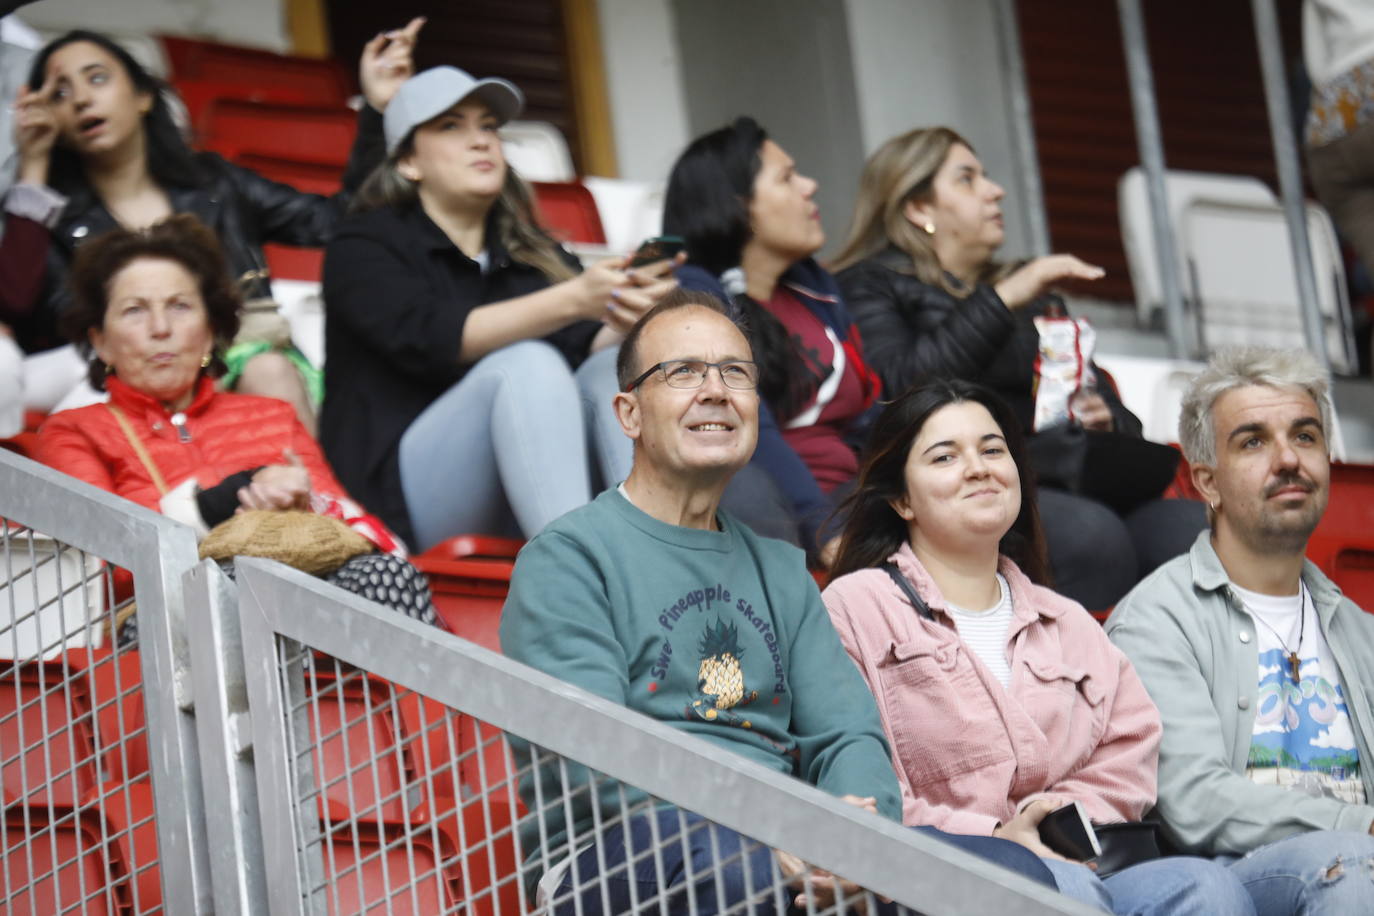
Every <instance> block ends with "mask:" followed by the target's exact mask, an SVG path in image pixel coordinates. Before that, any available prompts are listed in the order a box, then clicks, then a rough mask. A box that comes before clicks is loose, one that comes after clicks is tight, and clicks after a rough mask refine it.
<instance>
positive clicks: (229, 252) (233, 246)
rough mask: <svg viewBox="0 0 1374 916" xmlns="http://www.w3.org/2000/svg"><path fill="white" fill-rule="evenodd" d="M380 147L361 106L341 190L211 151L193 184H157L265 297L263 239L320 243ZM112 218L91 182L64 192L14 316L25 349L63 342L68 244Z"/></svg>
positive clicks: (371, 118) (201, 158) (374, 117)
mask: <svg viewBox="0 0 1374 916" xmlns="http://www.w3.org/2000/svg"><path fill="white" fill-rule="evenodd" d="M384 154H385V143H384V140H383V138H382V116H381V115H380V114H379V113H378V112H376V111H374V110H373V109H371V108H370V107H367V106H364V107H363V109H362V111H361V112H359V114H358V133H357V137H356V139H355V140H354V142H353V149H352V152H351V153H350V155H349V161H348V168H347V170H346V171H345V172H344V177H343V190H342V191H340V192H339V193H338V194H335V195H334V196H332V197H324V196H321V195H319V194H306V193H304V192H301V191H297V190H296V189H295V188H293V187H291V186H289V185H284V184H280V183H278V182H275V181H270V180H268V179H266V178H263V177H262V176H261V175H259V174H257V173H256V172H253V171H250V170H249V169H245V168H241V167H239V166H236V165H232V164H230V163H229V162H226V161H225V160H224V159H223V158H221V157H220V156H218V155H216V154H214V153H199V154H197V156H196V162H197V164H198V165H199V166H200V169H201V172H202V173H203V175H204V179H203V181H202V182H201V183H200V184H199V185H197V186H195V187H169V188H166V189H165V190H166V192H167V197H168V200H169V201H170V202H171V205H172V210H173V212H175V213H190V214H193V215H195V216H197V217H199V218H200V220H201V222H203V223H205V224H206V225H207V226H209V227H210V228H211V229H214V230H215V232H216V233H217V234H218V235H219V238H220V243H221V244H222V245H223V246H224V254H225V258H226V260H228V262H229V269H230V271H231V276H232V277H234V278H235V279H238V278H241V277H244V276H245V275H246V274H250V273H252V272H259V271H260V272H261V273H260V274H259V275H258V277H257V278H256V279H254V280H252V281H251V282H249V283H248V284H247V285H246V286H245V288H244V295H245V297H248V298H252V297H255V296H268V295H270V292H269V288H268V284H267V262H266V260H265V259H264V258H263V253H262V246H263V245H264V244H265V243H268V242H275V243H277V244H282V245H300V246H309V247H316V246H323V245H324V244H325V243H327V242H328V241H329V240H330V239H331V238H332V237H333V235H334V229H335V227H336V226H338V224H339V222H340V221H341V220H342V219H343V216H344V213H345V211H346V210H347V209H348V204H349V201H350V200H351V198H352V193H353V192H354V191H355V190H357V188H358V186H359V185H361V184H362V182H363V179H365V178H366V177H367V175H368V173H369V172H370V171H371V170H372V169H373V168H375V167H376V166H377V165H378V164H379V163H381V161H382V158H383V156H384ZM118 225H119V224H118V222H117V221H116V220H115V218H114V217H113V216H112V215H111V214H110V212H109V211H108V210H106V209H105V205H104V204H103V203H102V202H101V200H100V198H99V197H97V196H96V194H95V192H94V191H93V190H92V189H91V188H89V187H83V188H80V189H79V190H77V191H76V192H74V193H72V194H71V195H70V197H69V198H68V201H67V206H66V207H65V208H64V209H63V211H62V216H61V218H60V219H59V220H58V223H57V225H56V226H55V227H54V228H53V230H52V232H51V244H49V246H48V256H47V264H46V276H45V277H44V280H43V287H42V290H41V291H40V292H39V296H38V299H37V301H36V302H35V303H34V304H33V306H32V308H31V311H29V313H28V315H27V316H26V317H24V318H22V319H20V320H18V321H17V322H16V323H15V328H14V330H15V333H16V336H17V337H18V339H19V342H20V345H21V346H22V347H23V348H24V350H25V351H26V352H29V353H33V352H36V351H39V350H46V349H48V348H50V347H54V346H57V345H59V344H61V343H64V342H65V341H64V339H63V338H62V337H61V336H60V333H59V330H58V316H60V315H61V313H62V311H63V310H64V309H65V307H66V303H67V298H68V292H67V290H66V277H67V270H68V268H69V267H70V265H71V262H72V258H73V256H74V255H75V254H76V249H77V247H78V246H80V245H81V244H82V243H83V242H85V241H86V240H87V239H91V238H95V237H96V236H98V235H100V234H101V233H104V232H108V231H109V230H111V229H114V228H117V227H118Z"/></svg>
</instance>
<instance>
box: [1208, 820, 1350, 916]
mask: <svg viewBox="0 0 1374 916" xmlns="http://www.w3.org/2000/svg"><path fill="white" fill-rule="evenodd" d="M1217 861H1218V862H1220V863H1223V864H1226V865H1229V866H1230V870H1231V873H1232V874H1234V875H1235V876H1236V877H1237V878H1239V879H1240V882H1241V884H1243V885H1244V886H1245V889H1246V890H1248V891H1249V892H1250V896H1251V897H1252V898H1254V901H1255V911H1256V912H1257V913H1259V916H1289V914H1293V913H1300V914H1302V916H1326V914H1331V916H1345V914H1347V913H1374V836H1370V835H1369V834H1367V833H1361V832H1359V831H1358V830H1313V831H1310V832H1308V833H1299V834H1296V835H1295V836H1290V837H1288V838H1287V839H1283V840H1279V841H1278V842H1276V843H1270V844H1269V845H1267V846H1261V847H1260V848H1258V849H1256V850H1253V851H1251V852H1250V853H1249V854H1248V855H1245V856H1242V857H1240V858H1237V857H1235V856H1218V857H1217Z"/></svg>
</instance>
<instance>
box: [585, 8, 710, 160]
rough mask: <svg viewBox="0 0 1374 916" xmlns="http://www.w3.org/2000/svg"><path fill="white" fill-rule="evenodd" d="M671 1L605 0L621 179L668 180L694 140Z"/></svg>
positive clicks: (604, 32)
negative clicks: (688, 144)
mask: <svg viewBox="0 0 1374 916" xmlns="http://www.w3.org/2000/svg"><path fill="white" fill-rule="evenodd" d="M669 7H670V3H669V0H600V2H599V4H598V14H599V18H600V21H601V47H602V51H603V57H604V60H605V68H606V85H607V92H608V93H609V95H610V104H611V121H612V124H611V127H612V130H613V131H614V133H615V147H616V160H617V163H618V165H619V166H620V176H619V177H621V178H633V179H635V180H638V181H662V180H663V179H664V177H665V176H667V174H668V169H669V168H671V167H672V164H673V159H674V158H676V156H677V154H678V152H679V151H680V150H681V149H682V148H683V147H684V146H686V145H687V141H688V140H689V139H691V137H690V135H689V133H688V127H687V97H686V92H685V90H684V88H683V83H682V67H681V62H680V60H679V54H678V43H677V26H676V24H675V23H674V21H673V16H672V12H671V10H670V8H669Z"/></svg>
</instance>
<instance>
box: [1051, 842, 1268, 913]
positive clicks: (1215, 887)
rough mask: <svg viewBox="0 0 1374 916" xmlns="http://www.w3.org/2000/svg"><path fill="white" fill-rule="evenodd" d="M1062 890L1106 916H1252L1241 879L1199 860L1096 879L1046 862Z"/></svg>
mask: <svg viewBox="0 0 1374 916" xmlns="http://www.w3.org/2000/svg"><path fill="white" fill-rule="evenodd" d="M1044 862H1045V864H1046V865H1047V866H1049V869H1050V871H1051V872H1052V873H1053V874H1054V880H1055V881H1056V882H1057V883H1058V884H1059V892H1060V893H1061V894H1064V895H1065V896H1068V897H1072V898H1073V899H1075V900H1081V901H1082V902H1084V903H1086V904H1088V905H1090V906H1095V907H1097V908H1098V909H1101V910H1103V911H1105V912H1108V913H1119V914H1126V913H1131V914H1146V913H1151V914H1159V916H1188V914H1197V916H1227V914H1235V916H1254V913H1255V907H1254V905H1253V904H1252V903H1251V902H1250V895H1249V894H1247V893H1246V891H1245V887H1244V886H1243V885H1242V884H1241V882H1240V880H1239V878H1238V877H1237V876H1236V875H1235V874H1234V873H1233V872H1232V871H1231V870H1230V869H1228V868H1226V866H1224V865H1221V864H1219V863H1216V862H1212V861H1210V860H1208V859H1201V858H1197V857H1195V856H1170V857H1167V858H1163V859H1155V860H1153V861H1151V862H1142V863H1140V864H1139V865H1132V866H1131V867H1130V868H1126V869H1122V870H1121V871H1119V872H1117V873H1116V874H1114V875H1112V876H1111V877H1109V878H1105V879H1104V878H1098V877H1097V875H1095V874H1094V873H1093V871H1092V869H1090V868H1088V867H1087V866H1086V865H1079V864H1078V863H1076V862H1060V861H1058V860H1052V859H1045V860H1044Z"/></svg>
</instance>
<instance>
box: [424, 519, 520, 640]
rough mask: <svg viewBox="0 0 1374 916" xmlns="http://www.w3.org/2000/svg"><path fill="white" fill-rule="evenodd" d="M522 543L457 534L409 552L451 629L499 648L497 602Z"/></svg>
mask: <svg viewBox="0 0 1374 916" xmlns="http://www.w3.org/2000/svg"><path fill="white" fill-rule="evenodd" d="M523 545H524V542H523V541H520V540H515V539H511V538H493V537H480V536H475V535H460V536H459V537H455V538H450V539H449V540H447V541H444V542H443V543H441V544H436V545H435V546H434V547H431V548H430V549H429V550H427V551H425V552H424V553H423V554H420V555H419V556H416V557H412V560H413V561H414V563H415V565H416V566H417V567H419V569H420V571H421V572H423V573H424V574H425V575H426V576H428V577H429V588H430V591H431V592H432V593H433V594H434V607H435V609H436V610H437V611H438V612H439V616H440V617H442V618H443V619H444V622H445V623H446V624H448V627H449V629H450V630H451V631H453V632H454V633H456V634H457V635H459V636H461V637H463V638H464V639H468V640H471V641H472V642H475V643H477V644H478V645H480V646H485V647H486V648H488V649H492V650H494V651H497V652H499V651H501V641H500V637H499V634H498V627H499V626H500V622H501V606H502V605H503V604H505V602H506V593H507V592H508V591H510V575H511V570H512V569H514V568H515V555H516V554H517V553H518V552H519V551H520V548H521V547H522V546H523Z"/></svg>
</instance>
